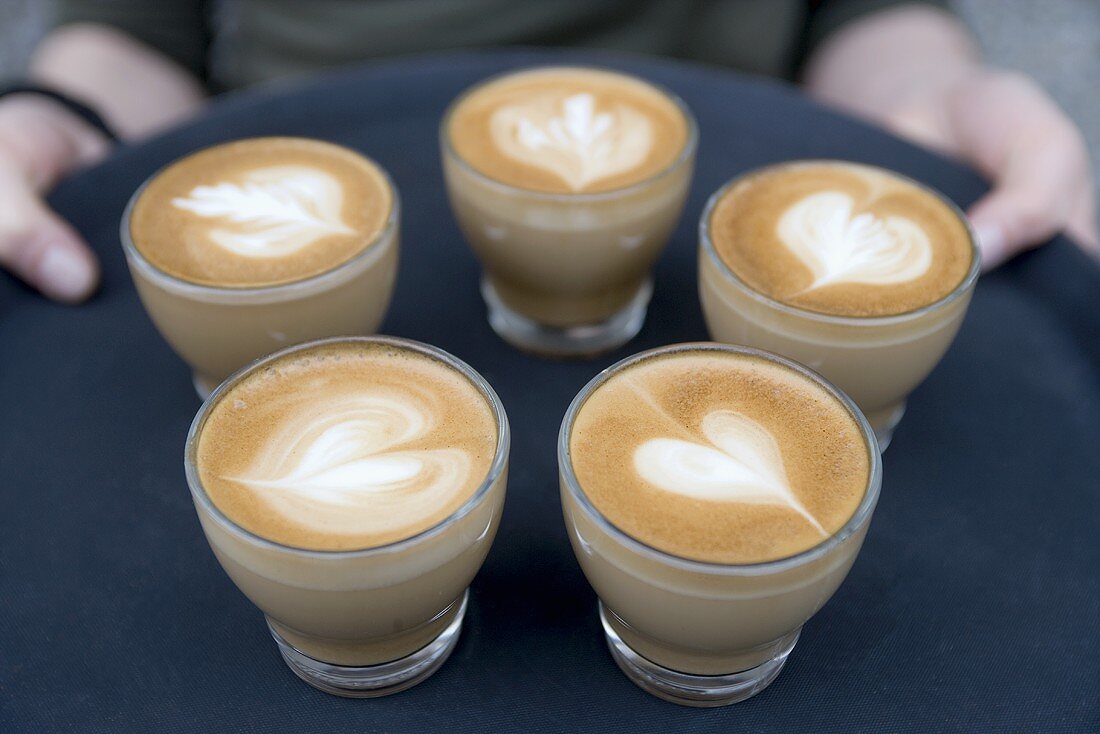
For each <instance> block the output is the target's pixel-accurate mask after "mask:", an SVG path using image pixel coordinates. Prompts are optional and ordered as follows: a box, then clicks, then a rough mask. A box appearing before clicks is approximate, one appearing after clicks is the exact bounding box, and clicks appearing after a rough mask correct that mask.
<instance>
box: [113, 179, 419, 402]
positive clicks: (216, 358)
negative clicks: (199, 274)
mask: <svg viewBox="0 0 1100 734" xmlns="http://www.w3.org/2000/svg"><path fill="white" fill-rule="evenodd" d="M378 170H379V171H380V172H381V173H382V175H383V177H385V180H386V184H387V185H388V186H389V188H390V192H391V194H392V201H393V206H392V208H391V210H390V213H389V216H388V218H387V219H386V224H385V226H384V227H383V228H382V230H381V231H380V232H378V234H377V235H375V236H374V238H373V239H372V240H371V242H370V243H369V244H367V245H366V246H365V247H364V248H363V250H362V251H361V252H359V253H358V254H357V255H355V256H354V257H352V258H351V259H350V260H348V261H346V262H344V263H341V264H340V265H337V266H336V267H334V268H332V269H331V270H327V271H325V272H323V273H319V274H317V275H314V276H311V277H308V278H303V279H301V280H296V281H291V282H289V283H281V284H278V285H272V286H261V287H244V288H237V287H233V288H228V287H218V286H211V285H201V284H198V283H192V282H190V281H187V280H183V279H181V278H178V277H176V276H173V275H170V274H169V273H166V272H164V271H163V270H160V269H159V268H157V267H156V266H155V265H153V264H152V263H151V262H149V260H148V259H147V258H146V257H145V256H144V255H142V254H141V251H140V250H139V249H138V248H137V246H136V245H135V244H134V240H133V237H132V236H131V231H130V216H131V213H132V212H133V209H134V206H135V204H136V202H137V200H138V198H139V197H140V196H141V194H142V192H143V191H144V190H145V187H146V186H148V185H149V183H150V182H151V181H152V180H153V179H155V178H156V177H157V176H158V175H159V173H160V172H159V171H158V173H155V174H153V175H152V176H150V177H149V179H147V180H146V181H145V183H143V184H142V185H141V186H140V187H139V188H138V190H137V191H136V192H134V195H133V196H132V197H131V198H130V202H129V203H128V204H127V205H126V210H125V211H124V212H123V215H122V227H121V237H122V247H123V250H124V251H125V253H126V263H127V265H128V266H129V268H130V275H131V276H132V277H133V279H134V285H135V287H136V288H137V292H138V296H139V297H140V298H141V302H142V304H143V305H144V306H145V310H146V312H147V313H148V314H149V318H151V319H152V321H153V324H154V325H155V326H156V327H157V330H158V331H159V332H160V333H161V336H163V337H164V339H165V341H167V342H168V344H169V346H171V347H172V349H173V350H175V352H176V354H178V355H179V356H180V357H181V358H182V359H183V361H184V362H186V363H187V364H188V365H190V366H191V369H192V373H193V374H192V381H193V383H194V385H195V391H196V392H197V393H198V394H199V397H200V398H205V397H206V396H207V395H209V394H210V391H211V390H212V389H213V388H214V387H215V386H216V385H217V384H218V383H220V382H221V381H222V380H224V379H225V378H227V377H228V376H229V375H230V374H232V373H233V372H234V371H235V370H237V369H239V368H240V367H243V366H244V365H246V364H248V363H249V362H251V361H252V360H254V359H257V358H258V357H262V356H264V355H265V354H270V353H271V352H273V351H275V350H277V349H282V348H284V347H286V346H289V345H293V344H300V343H302V342H305V341H309V340H310V339H320V338H324V337H330V336H340V335H344V334H371V333H374V332H375V331H377V329H378V327H379V325H381V323H382V319H383V318H384V317H385V315H386V311H387V310H388V309H389V305H390V299H391V298H392V296H393V289H394V284H395V283H396V280H397V263H398V250H399V246H400V235H399V231H398V230H399V221H400V209H401V205H400V201H399V200H398V195H397V189H396V188H395V187H394V185H393V181H391V180H390V178H389V176H388V174H386V172H385V171H384V170H382V168H381V167H380V166H378Z"/></svg>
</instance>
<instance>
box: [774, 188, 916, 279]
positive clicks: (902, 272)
mask: <svg viewBox="0 0 1100 734" xmlns="http://www.w3.org/2000/svg"><path fill="white" fill-rule="evenodd" d="M854 208H855V201H854V200H853V199H852V197H851V196H849V195H848V194H845V193H843V192H840V191H820V192H818V193H816V194H811V195H809V196H807V197H806V198H804V199H802V200H801V201H799V202H798V203H797V204H795V205H794V206H792V207H791V208H790V209H788V210H787V211H786V212H784V213H783V216H782V217H781V218H780V219H779V223H778V224H777V226H776V233H777V234H778V236H779V239H780V240H781V241H782V242H783V244H785V245H786V246H787V248H788V249H789V250H790V251H791V252H793V253H794V254H795V255H797V256H798V259H799V260H801V261H802V262H803V263H804V264H805V265H806V267H808V268H809V269H810V271H811V272H812V273H813V276H814V281H813V283H812V284H811V285H810V287H809V288H807V289H806V290H807V291H810V290H814V289H816V288H821V287H822V286H826V285H832V284H835V283H866V284H869V285H890V284H894V283H905V282H908V281H911V280H915V279H917V278H919V277H921V276H922V275H924V274H925V273H926V272H928V268H929V267H930V266H931V265H932V244H931V243H930V242H929V240H928V235H926V234H925V233H924V230H923V229H922V228H921V227H920V226H919V225H918V224H916V223H915V222H913V221H912V220H910V219H907V218H905V217H901V216H887V217H882V218H880V217H876V216H875V215H874V214H872V213H870V212H864V213H862V214H857V215H855V216H852V212H853V209H854Z"/></svg>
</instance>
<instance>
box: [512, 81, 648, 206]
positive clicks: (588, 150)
mask: <svg viewBox="0 0 1100 734" xmlns="http://www.w3.org/2000/svg"><path fill="white" fill-rule="evenodd" d="M490 128H491V133H492V137H493V141H494V142H495V144H496V145H497V147H498V148H499V149H500V150H501V151H502V152H503V153H505V154H506V155H508V156H509V157H511V158H514V159H515V160H518V161H520V162H522V163H526V164H528V165H530V166H534V167H536V168H541V169H543V170H546V171H550V172H551V173H554V174H556V175H557V176H558V177H560V178H561V179H562V180H563V181H565V183H567V184H568V185H569V187H570V188H571V189H573V190H574V191H582V190H584V189H585V188H586V187H588V186H590V185H591V184H593V183H594V182H596V181H599V180H601V179H605V178H608V177H610V176H615V175H617V174H621V173H626V172H627V171H630V170H631V169H633V168H636V167H637V166H639V165H641V164H642V163H643V162H645V160H646V157H647V156H648V155H649V152H650V149H651V148H652V147H653V126H652V124H651V123H650V121H649V119H648V118H647V117H646V116H645V115H644V114H642V113H641V112H638V111H637V110H635V109H632V108H630V107H628V106H626V105H622V104H617V105H615V106H614V107H613V108H612V109H611V110H608V111H602V112H597V105H596V98H595V97H594V96H593V95H591V94H588V93H580V94H574V95H571V96H568V97H565V98H564V99H563V98H562V97H561V96H560V95H559V94H544V95H539V96H536V97H534V98H532V99H530V100H529V101H527V102H525V103H523V104H515V105H510V106H507V107H502V108H500V109H499V110H497V111H496V112H494V113H493V116H492V119H491V121H490Z"/></svg>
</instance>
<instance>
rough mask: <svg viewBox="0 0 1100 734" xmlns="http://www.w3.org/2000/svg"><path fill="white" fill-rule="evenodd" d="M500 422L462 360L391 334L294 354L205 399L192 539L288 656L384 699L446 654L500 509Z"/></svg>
mask: <svg viewBox="0 0 1100 734" xmlns="http://www.w3.org/2000/svg"><path fill="white" fill-rule="evenodd" d="M507 450H508V441H507V422H506V419H505V417H504V413H503V408H501V407H500V404H499V401H498V400H497V398H496V396H495V395H494V394H493V393H492V391H491V389H490V388H489V387H488V385H487V384H485V383H484V381H483V380H482V379H481V378H480V377H478V376H477V375H476V373H474V372H473V371H472V370H470V368H469V367H467V366H465V365H464V364H462V363H460V362H458V361H457V360H455V359H454V358H452V357H449V356H448V355H446V354H445V353H443V352H439V351H438V350H435V349H433V348H430V347H425V346H423V345H419V344H416V343H415V342H408V341H405V340H397V339H389V338H381V337H379V338H359V339H354V338H349V339H337V340H329V341H322V342H314V343H312V344H307V345H303V346H301V347H298V348H294V349H290V350H287V351H284V352H281V353H279V354H276V355H273V356H272V357H270V358H268V359H266V360H264V361H262V362H260V363H258V364H257V365H254V366H253V367H251V368H250V369H249V370H248V371H246V372H245V373H243V374H242V375H239V376H237V377H236V378H234V380H232V381H231V382H229V383H227V384H226V385H223V386H222V387H221V388H219V389H218V391H217V392H215V394H214V395H212V396H211V398H210V400H209V401H208V403H207V405H205V406H204V408H203V410H202V411H201V412H200V413H199V416H198V417H197V418H196V421H195V424H194V426H193V427H192V431H191V437H190V438H189V444H188V459H187V461H188V474H189V481H190V483H191V486H192V492H193V495H194V498H195V505H196V507H197V508H198V512H199V519H200V520H201V522H202V526H203V530H204V531H205V533H206V536H207V538H208V539H209V541H210V544H211V546H212V548H213V549H214V553H215V555H217V557H218V560H219V561H220V562H221V564H222V566H223V568H224V569H225V570H226V572H227V573H228V574H229V576H230V577H231V578H232V579H233V581H234V582H235V583H236V584H237V586H238V587H240V589H241V590H242V591H243V592H244V593H245V595H247V596H248V597H249V599H251V600H252V601H253V602H255V604H256V605H257V606H258V607H260V609H262V610H263V612H264V613H265V614H266V615H267V619H268V624H269V626H270V628H271V631H272V634H273V636H274V637H275V639H276V641H277V642H278V643H279V646H280V649H281V651H282V653H283V655H284V658H285V659H286V660H287V662H288V663H289V664H290V666H291V667H292V668H293V669H294V670H295V672H296V673H298V674H299V675H300V676H301V677H303V679H305V680H306V681H307V682H310V683H311V684H313V685H315V686H317V687H319V688H322V689H323V690H327V691H329V692H332V693H338V694H342V695H382V694H385V693H392V692H395V691H397V690H401V689H403V688H406V687H408V686H410V685H413V684H414V683H416V682H418V681H419V680H421V679H423V678H424V677H426V676H427V675H428V674H430V673H431V671H432V670H434V669H435V668H436V667H438V665H439V664H441V663H442V662H443V660H444V659H445V657H446V655H447V654H449V652H450V650H451V648H452V647H453V645H454V643H455V641H456V640H457V635H458V631H459V628H460V625H461V622H462V615H463V612H464V609H465V596H466V588H467V587H468V586H469V584H470V581H471V580H472V579H473V577H474V575H475V574H476V573H477V570H478V568H479V567H480V566H481V562H482V560H483V559H484V558H485V554H486V552H487V551H488V549H489V545H490V544H491V543H492V540H493V536H494V534H495V532H496V527H497V523H498V520H499V517H500V510H501V507H502V503H503V500H504V491H505V482H506V473H507V469H506V462H507Z"/></svg>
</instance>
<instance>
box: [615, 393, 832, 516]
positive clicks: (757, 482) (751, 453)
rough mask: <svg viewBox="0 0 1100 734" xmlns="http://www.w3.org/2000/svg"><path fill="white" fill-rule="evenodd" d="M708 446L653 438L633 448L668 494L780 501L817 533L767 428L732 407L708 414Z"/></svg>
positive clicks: (641, 468) (644, 471) (647, 475)
mask: <svg viewBox="0 0 1100 734" xmlns="http://www.w3.org/2000/svg"><path fill="white" fill-rule="evenodd" d="M701 429H702V433H703V435H704V436H705V437H706V438H707V440H708V441H710V443H711V444H712V445H711V446H707V445H705V444H702V443H697V442H695V441H684V440H682V439H677V438H651V439H649V440H648V441H646V442H644V443H642V444H641V445H640V446H638V448H637V449H635V451H634V468H635V470H636V471H637V472H638V474H639V475H640V476H641V477H642V478H643V479H644V480H645V481H647V482H649V483H650V484H653V485H654V486H657V487H659V488H661V489H663V490H665V491H667V492H674V493H676V494H680V495H683V496H685V497H691V498H694V499H701V500H709V501H712V502H744V503H748V504H765V505H782V506H785V507H787V508H789V509H791V510H793V511H794V512H797V513H798V514H799V515H801V516H802V517H803V518H805V519H806V521H807V522H808V523H810V524H811V525H813V526H814V528H815V529H816V530H817V531H818V532H820V533H821V535H822V537H825V536H827V535H828V533H827V532H826V531H825V529H824V528H823V527H821V523H819V522H818V521H817V520H816V519H815V518H814V516H813V515H811V514H810V513H809V511H808V510H807V509H806V508H805V507H804V506H803V505H802V503H801V502H799V501H798V498H797V497H796V496H795V494H794V492H793V491H792V490H791V486H790V482H789V481H788V479H787V473H786V470H785V469H784V467H783V455H782V452H781V451H780V449H779V445H778V444H777V443H776V441H775V438H774V437H773V436H772V434H771V433H770V432H768V431H767V430H766V429H765V428H763V427H762V426H761V425H760V424H759V423H757V422H756V421H754V420H752V419H751V418H747V417H746V416H743V415H741V414H740V413H736V412H734V411H731V410H717V411H714V412H712V413H709V414H708V415H707V416H706V417H705V418H704V419H703V423H702V426H701Z"/></svg>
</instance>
